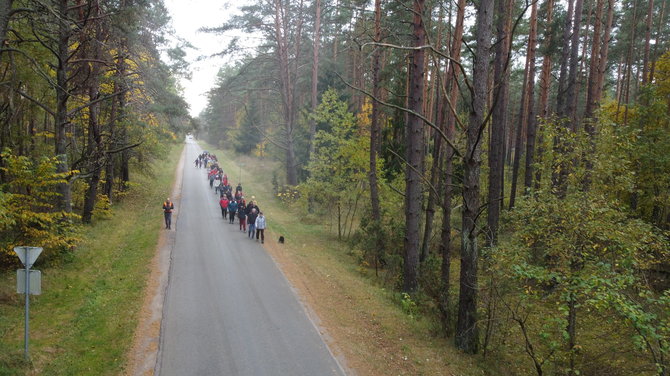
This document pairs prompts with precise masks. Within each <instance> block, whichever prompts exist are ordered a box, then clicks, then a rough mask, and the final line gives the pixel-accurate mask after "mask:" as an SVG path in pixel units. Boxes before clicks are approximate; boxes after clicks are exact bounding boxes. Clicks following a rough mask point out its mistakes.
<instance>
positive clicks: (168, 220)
mask: <svg viewBox="0 0 670 376" xmlns="http://www.w3.org/2000/svg"><path fill="white" fill-rule="evenodd" d="M173 210H174V204H173V203H172V201H170V198H169V197H168V198H167V199H166V200H165V201H164V202H163V216H164V217H165V228H166V229H168V230H169V229H171V228H172V211H173Z"/></svg>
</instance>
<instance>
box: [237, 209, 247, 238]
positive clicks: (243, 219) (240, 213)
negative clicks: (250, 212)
mask: <svg viewBox="0 0 670 376" xmlns="http://www.w3.org/2000/svg"><path fill="white" fill-rule="evenodd" d="M245 209H246V208H245V207H244V204H238V206H237V219H239V220H240V231H242V232H246V231H247V212H246V210H245Z"/></svg>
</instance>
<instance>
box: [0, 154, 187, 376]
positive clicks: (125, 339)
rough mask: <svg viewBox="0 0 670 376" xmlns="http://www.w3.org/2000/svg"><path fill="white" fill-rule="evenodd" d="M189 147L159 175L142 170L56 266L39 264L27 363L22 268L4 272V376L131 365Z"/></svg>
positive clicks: (99, 371) (162, 164)
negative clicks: (152, 267) (177, 175)
mask: <svg viewBox="0 0 670 376" xmlns="http://www.w3.org/2000/svg"><path fill="white" fill-rule="evenodd" d="M182 147H183V145H174V146H172V148H171V150H170V153H169V154H168V157H167V158H166V160H162V161H159V162H158V163H156V164H155V166H154V170H153V174H154V175H153V176H151V177H146V176H139V175H137V177H136V179H137V180H136V181H135V184H134V185H133V188H132V191H131V193H130V194H129V195H128V197H126V198H125V199H124V201H123V202H122V203H120V204H119V205H117V206H115V208H114V214H113V216H112V217H111V218H110V219H107V220H100V221H98V222H97V223H95V224H94V225H93V226H91V227H86V228H84V230H83V234H82V238H83V239H84V241H83V242H82V244H81V245H80V246H79V247H78V248H77V250H76V251H75V252H74V254H73V255H72V257H69V258H68V259H67V260H66V261H63V262H61V263H60V264H58V265H44V266H43V265H41V264H40V260H38V261H37V263H36V265H35V268H36V269H38V270H41V271H42V295H40V296H35V297H33V298H32V299H31V310H30V313H31V319H30V354H31V360H30V361H29V362H25V361H23V307H24V304H23V299H22V297H23V296H22V295H21V296H19V295H17V294H16V293H15V291H14V289H15V284H16V277H15V276H16V273H15V272H13V271H12V272H7V273H2V274H1V275H0V317H2V320H1V321H0V375H23V374H39V375H116V374H119V373H121V372H122V371H123V369H124V367H125V362H126V359H125V354H126V353H127V351H128V349H129V347H130V345H131V342H132V335H133V332H134V330H135V328H136V326H137V317H138V311H139V309H140V308H141V302H142V297H143V291H144V288H145V284H146V278H147V276H148V273H149V261H150V260H151V258H152V257H153V255H154V251H155V248H156V243H157V240H158V235H159V233H160V228H161V225H162V214H161V210H160V205H161V203H162V201H163V200H164V198H165V197H166V196H167V195H168V194H169V192H170V191H171V188H172V181H173V178H174V172H175V166H176V164H177V162H178V160H179V156H180V153H181V149H182Z"/></svg>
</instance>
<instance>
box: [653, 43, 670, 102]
mask: <svg viewBox="0 0 670 376" xmlns="http://www.w3.org/2000/svg"><path fill="white" fill-rule="evenodd" d="M654 81H655V82H656V85H657V86H658V92H659V94H661V95H663V96H666V97H669V99H670V51H668V52H666V53H664V54H663V55H662V56H661V57H660V58H659V59H658V61H657V62H656V74H655V77H654Z"/></svg>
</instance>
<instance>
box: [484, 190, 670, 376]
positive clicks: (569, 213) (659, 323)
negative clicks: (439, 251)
mask: <svg viewBox="0 0 670 376" xmlns="http://www.w3.org/2000/svg"><path fill="white" fill-rule="evenodd" d="M529 218H532V220H530V221H529ZM502 223H503V224H504V226H503V232H504V233H505V234H507V236H506V237H505V238H504V240H503V241H501V243H500V245H499V247H497V248H496V249H493V250H491V251H490V252H489V254H487V257H489V258H490V262H489V269H488V270H489V272H490V273H491V275H492V278H493V279H494V280H495V281H496V283H495V285H494V288H495V290H496V294H497V297H498V298H499V299H500V302H501V303H502V306H504V307H505V311H506V313H505V315H506V316H507V317H508V319H509V320H510V322H511V324H512V326H514V327H516V328H517V329H518V339H519V341H517V342H508V343H510V344H515V343H516V344H518V345H519V346H523V347H524V348H525V349H526V353H527V356H528V357H529V358H530V360H531V362H532V364H533V368H534V369H536V370H537V372H538V374H541V370H542V369H545V370H546V369H547V368H554V369H562V370H573V371H577V370H579V369H582V367H583V366H585V365H586V364H587V363H589V362H593V360H594V359H600V360H599V361H600V362H604V363H608V362H614V361H616V355H617V353H619V352H621V351H623V350H624V349H626V351H629V352H631V351H638V352H639V354H640V358H638V359H644V358H646V359H645V361H644V362H630V361H629V362H628V364H622V365H621V367H630V368H628V369H629V371H632V370H644V369H645V368H644V367H643V366H642V365H643V364H644V363H646V364H651V365H654V366H653V367H660V368H664V367H667V361H666V360H664V359H665V358H666V357H667V355H668V346H667V341H668V324H670V321H668V320H669V319H670V316H669V315H668V311H667V307H666V308H665V309H662V308H661V307H663V303H664V302H667V295H668V292H664V293H661V294H657V293H655V292H654V291H653V290H652V289H651V288H650V286H649V285H648V284H647V282H646V279H645V278H644V273H643V271H644V270H647V269H649V268H651V267H653V266H654V265H656V264H658V263H659V262H661V261H662V260H663V259H664V258H665V257H667V251H668V250H667V247H668V242H667V239H666V238H665V237H664V236H663V235H662V234H661V233H659V232H658V230H656V229H655V228H654V227H653V226H651V225H649V224H647V223H645V222H643V221H641V220H638V219H633V218H629V217H628V216H627V215H626V213H625V212H623V211H622V210H620V209H619V208H618V207H617V205H616V204H615V203H611V202H609V201H607V200H605V199H604V197H603V196H601V195H597V194H593V193H583V192H582V193H574V194H570V195H568V196H567V197H565V198H563V199H560V198H558V197H557V196H556V195H554V194H551V193H546V192H538V193H537V194H536V195H535V196H530V197H526V198H524V199H522V200H520V202H519V203H518V205H517V207H516V208H515V210H513V211H511V212H509V213H507V215H506V217H505V218H504V220H503V221H502ZM659 256H660V258H659ZM603 320H605V321H603ZM605 322H606V323H607V324H606V327H604V326H603V325H602V324H603V323H605ZM612 329H615V330H616V331H618V334H625V335H622V336H616V337H615V336H606V337H604V338H603V337H602V336H601V334H602V332H603V331H605V332H608V330H612ZM613 343H615V344H616V345H615V346H614V347H615V348H617V349H618V351H616V352H613V353H612V354H611V355H612V356H607V355H605V356H603V355H602V354H601V350H602V348H603V347H604V346H608V345H610V344H613ZM638 367H641V368H638ZM646 371H648V372H649V371H651V372H653V371H654V369H649V367H647V369H646Z"/></svg>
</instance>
